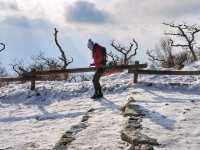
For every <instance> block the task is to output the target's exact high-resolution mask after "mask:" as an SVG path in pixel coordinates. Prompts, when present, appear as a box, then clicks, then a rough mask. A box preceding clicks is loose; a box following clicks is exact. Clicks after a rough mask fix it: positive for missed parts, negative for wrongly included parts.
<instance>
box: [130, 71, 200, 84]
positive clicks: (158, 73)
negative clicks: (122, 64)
mask: <svg viewBox="0 0 200 150" xmlns="http://www.w3.org/2000/svg"><path fill="white" fill-rule="evenodd" d="M128 73H133V74H134V76H138V74H149V75H152V74H156V75H200V71H171V70H140V69H138V70H133V69H129V70H128ZM137 80H138V78H136V80H134V83H137V82H138V81H137Z"/></svg>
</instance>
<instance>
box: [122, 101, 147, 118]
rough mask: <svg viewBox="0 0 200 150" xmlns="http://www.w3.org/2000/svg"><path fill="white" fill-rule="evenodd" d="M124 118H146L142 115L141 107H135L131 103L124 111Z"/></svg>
mask: <svg viewBox="0 0 200 150" xmlns="http://www.w3.org/2000/svg"><path fill="white" fill-rule="evenodd" d="M124 116H136V117H138V116H144V114H143V113H142V110H141V109H140V106H139V105H135V104H132V103H130V104H129V105H127V106H126V108H125V111H124Z"/></svg>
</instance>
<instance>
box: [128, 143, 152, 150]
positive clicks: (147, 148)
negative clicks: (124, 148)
mask: <svg viewBox="0 0 200 150" xmlns="http://www.w3.org/2000/svg"><path fill="white" fill-rule="evenodd" d="M129 150H154V148H153V147H152V146H151V145H147V144H141V145H137V146H131V148H129Z"/></svg>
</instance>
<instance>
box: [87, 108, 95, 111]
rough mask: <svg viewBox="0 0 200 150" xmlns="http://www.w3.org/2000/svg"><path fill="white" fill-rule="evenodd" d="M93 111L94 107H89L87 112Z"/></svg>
mask: <svg viewBox="0 0 200 150" xmlns="http://www.w3.org/2000/svg"><path fill="white" fill-rule="evenodd" d="M93 111H95V109H94V108H90V109H89V110H88V111H87V112H93Z"/></svg>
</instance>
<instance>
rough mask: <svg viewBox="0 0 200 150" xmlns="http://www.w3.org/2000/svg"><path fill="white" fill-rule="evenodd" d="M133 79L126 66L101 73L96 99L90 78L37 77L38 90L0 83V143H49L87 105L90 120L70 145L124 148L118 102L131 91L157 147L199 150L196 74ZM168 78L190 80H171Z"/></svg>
mask: <svg viewBox="0 0 200 150" xmlns="http://www.w3.org/2000/svg"><path fill="white" fill-rule="evenodd" d="M132 80H133V75H131V74H128V73H126V72H125V73H121V74H115V75H111V76H108V77H103V78H102V80H101V82H102V86H103V89H104V93H105V98H104V99H102V100H101V101H94V100H92V99H90V98H89V97H90V96H91V95H92V92H93V88H92V83H91V82H90V81H84V82H78V83H68V82H64V81H63V82H61V81H59V82H58V81H57V82H37V84H36V87H37V92H33V91H30V90H29V89H28V88H27V87H28V86H29V83H25V84H15V83H13V84H10V85H8V86H6V87H2V88H1V89H0V135H1V136H0V149H8V150H16V149H17V150H22V149H25V150H26V149H31V150H45V149H52V148H53V147H54V146H55V144H56V143H57V142H58V141H59V139H60V138H61V136H62V135H63V134H64V133H65V132H66V131H67V130H69V129H70V127H71V126H73V125H76V124H77V123H79V122H80V121H81V118H82V116H84V115H85V114H86V112H87V111H88V110H89V109H91V108H94V110H95V111H94V112H93V113H92V114H91V118H89V120H88V124H89V126H88V127H87V128H86V129H84V130H82V131H81V132H79V133H78V134H77V135H76V140H74V141H73V142H72V143H71V145H70V147H69V149H72V150H88V149H91V150H102V149H105V150H121V149H127V148H128V147H127V145H126V143H124V142H123V141H121V139H120V131H121V129H122V126H123V124H124V122H125V121H126V118H124V117H123V116H122V115H121V112H120V110H119V108H120V107H121V106H123V105H124V104H126V103H127V101H128V97H130V96H132V97H134V98H135V100H136V101H137V104H139V105H140V106H141V108H142V109H143V110H144V112H145V114H146V117H145V118H144V119H143V123H142V125H143V130H142V132H144V133H145V134H147V135H149V136H150V137H152V138H156V139H157V140H158V142H159V143H160V144H161V146H160V147H156V149H163V150H179V149H180V150H188V149H190V150H199V147H200V142H199V141H200V126H199V124H200V106H199V104H200V98H199V96H200V93H199V90H200V86H199V81H200V80H199V78H198V77H193V76H186V77H183V76H144V77H140V78H139V81H140V82H139V84H135V85H134V84H133V83H132ZM149 82H153V83H154V84H149ZM170 82H173V83H184V84H185V83H187V84H190V86H189V87H187V86H185V87H177V86H171V85H169V83H170ZM146 83H148V84H146Z"/></svg>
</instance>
